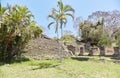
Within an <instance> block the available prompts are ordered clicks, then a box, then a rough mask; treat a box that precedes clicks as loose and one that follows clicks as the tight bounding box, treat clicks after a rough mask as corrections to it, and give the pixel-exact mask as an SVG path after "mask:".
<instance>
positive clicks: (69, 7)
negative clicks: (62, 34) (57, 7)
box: [63, 5, 75, 13]
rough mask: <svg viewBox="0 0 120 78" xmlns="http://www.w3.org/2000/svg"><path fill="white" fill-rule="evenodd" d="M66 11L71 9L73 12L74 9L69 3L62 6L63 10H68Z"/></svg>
mask: <svg viewBox="0 0 120 78" xmlns="http://www.w3.org/2000/svg"><path fill="white" fill-rule="evenodd" d="M68 11H71V12H73V13H74V12H75V10H74V9H73V8H72V7H71V6H70V5H66V6H64V8H63V12H68Z"/></svg>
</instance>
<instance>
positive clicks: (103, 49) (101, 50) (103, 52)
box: [99, 46, 105, 56]
mask: <svg viewBox="0 0 120 78" xmlns="http://www.w3.org/2000/svg"><path fill="white" fill-rule="evenodd" d="M99 49H100V56H105V47H104V46H101V47H99Z"/></svg>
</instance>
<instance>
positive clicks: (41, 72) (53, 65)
mask: <svg viewBox="0 0 120 78" xmlns="http://www.w3.org/2000/svg"><path fill="white" fill-rule="evenodd" d="M95 58H98V57H95ZM119 72H120V64H119V63H118V64H116V63H113V62H109V61H107V62H105V63H104V62H101V61H99V60H98V59H97V60H91V59H89V60H87V61H86V60H82V61H81V60H77V59H65V60H63V62H62V63H59V60H41V61H35V60H30V61H26V62H21V63H13V64H10V65H9V64H6V65H2V66H0V78H119V77H120V74H119Z"/></svg>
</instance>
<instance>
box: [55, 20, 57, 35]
mask: <svg viewBox="0 0 120 78" xmlns="http://www.w3.org/2000/svg"><path fill="white" fill-rule="evenodd" d="M57 32H58V21H56V28H55V33H57Z"/></svg>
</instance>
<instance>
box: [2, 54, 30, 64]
mask: <svg viewBox="0 0 120 78" xmlns="http://www.w3.org/2000/svg"><path fill="white" fill-rule="evenodd" d="M27 61H30V59H29V58H27V57H25V56H22V57H21V58H20V59H13V60H12V61H11V62H10V63H6V62H0V66H2V65H5V64H13V63H21V62H27Z"/></svg>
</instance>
